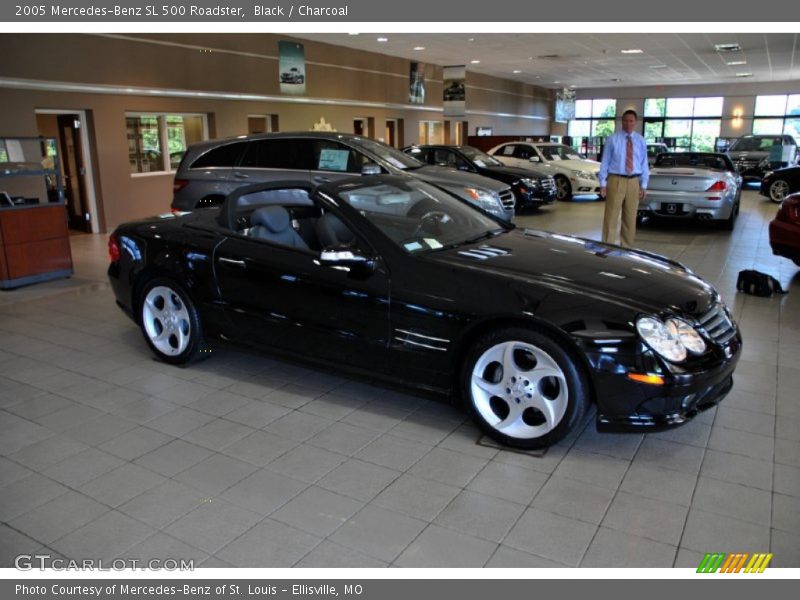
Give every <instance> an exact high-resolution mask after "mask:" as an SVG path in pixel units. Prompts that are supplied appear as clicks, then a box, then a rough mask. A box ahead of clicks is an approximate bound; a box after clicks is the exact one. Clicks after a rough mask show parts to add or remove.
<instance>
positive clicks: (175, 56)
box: [0, 34, 552, 231]
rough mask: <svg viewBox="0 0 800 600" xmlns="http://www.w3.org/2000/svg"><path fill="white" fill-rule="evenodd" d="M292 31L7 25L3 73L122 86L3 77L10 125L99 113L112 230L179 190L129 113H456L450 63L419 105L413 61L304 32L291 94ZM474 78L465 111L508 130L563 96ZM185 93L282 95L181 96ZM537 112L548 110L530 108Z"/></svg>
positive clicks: (537, 122) (102, 220) (233, 124)
mask: <svg viewBox="0 0 800 600" xmlns="http://www.w3.org/2000/svg"><path fill="white" fill-rule="evenodd" d="M285 39H290V38H287V37H286V36H278V35H273V34H236V35H232V34H138V35H127V36H102V35H89V34H63V35H62V34H19V35H14V34H11V35H9V34H6V35H3V36H0V56H6V57H8V56H13V57H14V60H13V61H8V60H7V61H3V62H2V64H0V77H3V78H9V79H25V80H35V81H37V82H51V83H52V82H62V83H63V82H67V83H78V84H81V85H84V86H89V85H92V86H98V85H99V86H117V87H116V88H115V89H113V90H109V91H111V92H113V93H95V92H92V93H89V92H80V93H77V92H63V91H50V90H48V91H37V90H33V89H12V88H9V87H3V86H2V85H0V106H1V107H2V110H0V131H2V132H3V135H7V136H14V135H19V136H23V135H26V136H30V135H38V134H39V131H40V130H39V128H38V127H37V119H36V114H35V111H36V110H37V109H64V110H65V111H69V110H85V111H87V115H88V116H89V121H90V123H89V124H88V125H89V126H90V129H91V131H89V135H90V142H91V144H92V147H93V149H94V152H93V156H94V159H95V160H94V171H95V178H94V184H95V191H96V203H97V212H98V215H97V217H98V219H97V221H98V225H99V228H100V230H101V231H104V230H110V229H113V228H114V227H115V226H116V225H118V224H119V223H121V222H123V221H126V220H131V219H136V218H140V217H144V216H147V215H151V214H154V213H159V212H164V211H166V210H168V209H169V205H170V202H171V199H172V179H173V174H172V173H160V174H146V175H140V176H136V175H134V176H132V175H131V174H130V172H129V165H128V146H127V134H126V130H125V118H124V117H125V113H126V112H160V113H200V114H204V115H206V116H207V118H208V123H209V134H210V137H227V136H233V135H242V134H245V133H247V116H248V115H250V114H270V115H271V114H274V115H277V116H278V121H279V129H280V130H281V131H297V130H309V129H312V127H313V125H314V123H316V122H318V121H319V120H320V118H324V119H325V121H327V122H328V123H330V124H331V125H332V126H333V127H334V128H335V129H336V130H337V131H341V132H352V131H353V119H354V118H355V117H368V118H373V119H374V122H375V136H376V137H377V138H381V137H383V136H384V124H385V121H386V119H402V120H403V125H404V131H403V138H404V141H405V143H406V144H411V143H415V142H416V141H417V139H418V132H419V123H420V121H444V117H443V116H442V112H441V106H442V102H441V96H442V69H441V67H438V66H430V65H429V66H428V68H427V70H426V88H427V89H426V91H427V94H426V97H427V106H426V107H422V108H423V110H417V108H416V107H412V106H410V105H409V104H408V75H409V61H407V60H404V59H399V58H394V57H388V56H383V55H380V54H374V53H369V52H362V51H358V50H352V49H347V48H342V47H338V46H331V45H328V44H321V43H318V42H311V41H306V40H300V41H302V43H303V44H304V45H305V56H306V75H307V86H306V97H305V99H306V100H309V102H308V103H294V102H288V101H283V100H282V98H281V97H280V86H279V83H278V75H279V74H278V41H279V40H285ZM209 50H210V51H209ZM468 86H469V87H468V114H467V116H466V117H465V118H464V119H465V120H467V121H469V129H470V132H474V129H475V127H476V126H478V125H485V126H491V127H493V128H494V130H495V133H498V134H503V133H522V134H528V135H536V134H546V133H548V132H549V127H550V122H549V119H550V112H551V105H552V101H551V99H550V92H549V91H548V90H544V89H542V88H537V87H534V86H529V85H523V84H519V83H516V82H512V81H506V80H502V79H498V78H493V77H486V76H481V75H476V74H469V75H468ZM119 87H123V88H127V87H131V88H153V89H159V90H170V91H171V94H172V96H173V97H161V96H151V95H146V96H143V95H134V94H126V93H124V92H122V90H120V89H119ZM175 91H192V92H205V93H210V94H214V93H233V94H257V95H261V96H275V99H274V100H269V101H266V100H264V101H244V100H226V99H211V98H197V97H174V93H175ZM315 99H316V100H315ZM320 99H334V100H344V101H348V102H351V103H352V104H353V105H348V104H347V103H342V102H339V103H336V102H334V103H333V104H331V103H327V102H321V101H317V100H320ZM365 103H375V104H376V105H377V106H369V105H365ZM470 111H474V112H470ZM486 113H489V114H486ZM501 115H502V116H501ZM530 116H539V117H541V118H540V119H530V118H524V117H530ZM452 129H453V130H454V129H455V127H453V128H452ZM42 133H44V132H42Z"/></svg>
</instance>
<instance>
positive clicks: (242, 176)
mask: <svg viewBox="0 0 800 600" xmlns="http://www.w3.org/2000/svg"><path fill="white" fill-rule="evenodd" d="M233 176H234V177H236V179H250V175H248V174H247V173H242V172H241V171H234V173H233Z"/></svg>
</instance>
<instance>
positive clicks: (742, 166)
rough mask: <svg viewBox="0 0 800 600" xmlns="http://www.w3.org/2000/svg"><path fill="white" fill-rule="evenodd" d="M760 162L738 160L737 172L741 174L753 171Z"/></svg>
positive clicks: (736, 163)
mask: <svg viewBox="0 0 800 600" xmlns="http://www.w3.org/2000/svg"><path fill="white" fill-rule="evenodd" d="M759 162H760V161H758V160H737V161H736V162H735V165H736V170H737V171H739V172H740V173H741V172H742V171H746V170H747V169H753V168H755V167H757V166H758V163H759Z"/></svg>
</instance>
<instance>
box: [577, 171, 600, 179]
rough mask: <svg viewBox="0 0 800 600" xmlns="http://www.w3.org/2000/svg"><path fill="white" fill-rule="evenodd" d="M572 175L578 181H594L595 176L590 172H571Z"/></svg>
mask: <svg viewBox="0 0 800 600" xmlns="http://www.w3.org/2000/svg"><path fill="white" fill-rule="evenodd" d="M572 174H573V175H574V176H575V177H577V178H578V179H595V174H594V173H592V172H591V171H572Z"/></svg>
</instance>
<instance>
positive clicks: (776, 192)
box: [769, 179, 789, 202]
mask: <svg viewBox="0 0 800 600" xmlns="http://www.w3.org/2000/svg"><path fill="white" fill-rule="evenodd" d="M788 195H789V183H788V182H787V181H785V180H784V179H776V180H775V181H773V182H772V183H771V184H770V186H769V199H770V200H772V201H773V202H783V199H784V198H786V196H788Z"/></svg>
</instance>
